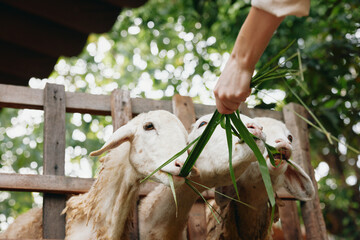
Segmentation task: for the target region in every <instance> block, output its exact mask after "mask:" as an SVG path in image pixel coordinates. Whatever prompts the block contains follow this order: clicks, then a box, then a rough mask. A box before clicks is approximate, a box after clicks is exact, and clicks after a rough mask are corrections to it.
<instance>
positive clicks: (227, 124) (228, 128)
mask: <svg viewBox="0 0 360 240" xmlns="http://www.w3.org/2000/svg"><path fill="white" fill-rule="evenodd" d="M225 119H226V121H225V127H226V129H225V132H226V140H227V145H228V152H229V170H230V177H231V181H232V183H233V185H234V188H235V192H236V196H237V198H238V199H239V200H240V196H239V191H238V188H237V184H236V178H235V173H234V168H233V166H232V134H231V122H230V117H229V115H225Z"/></svg>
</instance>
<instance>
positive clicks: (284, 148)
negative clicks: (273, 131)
mask: <svg viewBox="0 0 360 240" xmlns="http://www.w3.org/2000/svg"><path fill="white" fill-rule="evenodd" d="M275 143H276V146H275V148H276V150H278V151H279V152H280V153H282V154H283V155H284V157H285V158H286V159H289V158H290V157H291V153H292V147H291V145H290V144H289V143H288V142H287V141H286V140H284V139H282V138H278V139H276V140H275Z"/></svg>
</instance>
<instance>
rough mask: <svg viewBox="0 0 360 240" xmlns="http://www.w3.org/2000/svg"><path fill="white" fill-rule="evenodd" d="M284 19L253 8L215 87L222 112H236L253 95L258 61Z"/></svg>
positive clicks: (217, 101)
mask: <svg viewBox="0 0 360 240" xmlns="http://www.w3.org/2000/svg"><path fill="white" fill-rule="evenodd" d="M283 19H284V17H277V16H275V15H273V14H270V13H268V12H266V11H264V10H261V9H259V8H257V7H254V6H253V7H252V8H251V9H250V12H249V15H248V16H247V18H246V20H245V22H244V24H243V26H242V27H241V29H240V32H239V35H238V37H237V39H236V42H235V45H234V48H233V51H232V53H231V55H230V58H229V60H228V62H227V63H226V65H225V68H224V70H223V72H222V74H221V75H220V77H219V80H218V82H217V84H216V86H215V89H214V94H215V98H216V107H217V109H218V110H219V112H220V113H222V114H230V113H232V112H234V111H235V110H236V109H238V107H239V105H240V103H241V102H243V101H245V99H246V98H247V97H248V96H249V95H250V92H251V90H250V81H251V77H252V74H253V72H254V69H255V64H256V63H257V62H258V60H259V59H260V57H261V55H262V53H263V52H264V50H265V48H266V46H267V45H268V43H269V41H270V39H271V37H272V35H273V33H274V32H275V30H276V29H277V28H278V26H279V25H280V23H281V22H282V20H283Z"/></svg>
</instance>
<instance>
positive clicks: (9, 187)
mask: <svg viewBox="0 0 360 240" xmlns="http://www.w3.org/2000/svg"><path fill="white" fill-rule="evenodd" d="M93 182H94V180H93V179H89V178H74V177H65V176H55V175H30V174H13V173H1V174H0V190H3V191H4V190H5V191H24V192H47V193H65V194H77V193H85V192H87V191H88V190H89V189H90V187H91V185H92V183H93Z"/></svg>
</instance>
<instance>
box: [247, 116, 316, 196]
mask: <svg viewBox="0 0 360 240" xmlns="http://www.w3.org/2000/svg"><path fill="white" fill-rule="evenodd" d="M254 120H255V121H256V122H257V123H259V124H260V125H262V126H263V132H264V133H265V135H266V143H267V144H269V145H271V146H273V147H275V148H276V149H277V150H278V152H280V154H276V155H274V159H275V164H276V165H277V167H274V166H273V165H272V164H271V163H270V159H269V155H268V153H267V152H266V153H265V155H264V156H265V159H266V161H267V165H268V168H269V172H270V174H271V175H272V176H274V177H272V179H273V180H274V179H276V180H277V183H275V184H279V185H281V186H283V187H284V188H285V189H286V190H287V191H288V192H289V193H290V194H292V195H293V196H294V197H296V198H297V199H299V200H302V201H307V200H311V199H312V198H313V196H314V194H315V190H314V186H313V183H312V181H311V179H310V177H309V176H308V174H306V173H305V171H304V170H303V169H302V167H301V166H299V165H298V164H297V163H295V162H294V161H292V160H290V157H291V154H292V151H293V148H292V142H293V136H292V134H291V133H290V131H289V130H288V129H287V127H286V125H285V124H284V123H283V122H281V121H278V120H276V119H273V118H268V117H258V118H254ZM283 160H288V161H289V162H290V163H291V165H289V164H288V163H287V162H286V161H283ZM277 187H278V186H275V188H277ZM279 187H280V186H279Z"/></svg>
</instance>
